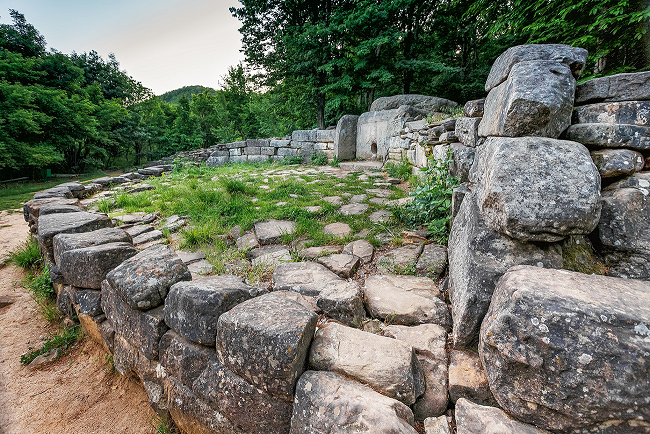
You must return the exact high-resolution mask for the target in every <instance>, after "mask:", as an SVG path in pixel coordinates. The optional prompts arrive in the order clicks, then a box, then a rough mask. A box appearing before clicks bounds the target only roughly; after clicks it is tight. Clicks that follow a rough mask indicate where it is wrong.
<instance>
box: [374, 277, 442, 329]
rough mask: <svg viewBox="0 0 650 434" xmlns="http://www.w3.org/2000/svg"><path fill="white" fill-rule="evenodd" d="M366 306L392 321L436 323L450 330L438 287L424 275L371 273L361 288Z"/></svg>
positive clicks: (404, 323)
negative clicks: (372, 274)
mask: <svg viewBox="0 0 650 434" xmlns="http://www.w3.org/2000/svg"><path fill="white" fill-rule="evenodd" d="M363 292H364V296H365V303H366V309H367V310H368V312H369V313H370V315H372V316H373V317H374V318H380V319H383V320H385V321H386V322H389V323H391V324H400V325H409V326H413V325H418V324H438V325H440V326H442V327H444V328H446V329H447V330H451V316H450V315H449V309H448V308H447V305H446V304H445V302H444V301H442V300H441V299H440V298H439V295H440V291H439V290H438V288H436V286H435V284H434V283H433V281H432V280H431V279H428V278H426V277H412V276H391V275H374V276H370V277H368V278H367V279H366V284H365V286H364V288H363Z"/></svg>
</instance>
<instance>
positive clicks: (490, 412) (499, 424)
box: [456, 398, 550, 434]
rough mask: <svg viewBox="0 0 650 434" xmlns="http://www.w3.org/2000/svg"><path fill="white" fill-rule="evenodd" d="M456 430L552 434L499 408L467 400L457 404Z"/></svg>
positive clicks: (472, 433) (469, 433) (465, 433)
mask: <svg viewBox="0 0 650 434" xmlns="http://www.w3.org/2000/svg"><path fill="white" fill-rule="evenodd" d="M456 429H457V430H458V432H459V433H462V434H502V433H506V432H507V433H509V434H550V433H549V432H548V431H544V430H541V429H539V428H537V427H535V426H533V425H528V424H525V423H522V422H519V421H518V420H515V419H513V418H512V417H510V416H509V415H508V414H507V413H506V412H505V411H503V410H501V409H499V408H496V407H488V406H484V405H479V404H475V403H473V402H472V401H469V400H467V399H465V398H460V399H459V400H458V401H457V402H456Z"/></svg>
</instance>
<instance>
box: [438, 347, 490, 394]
mask: <svg viewBox="0 0 650 434" xmlns="http://www.w3.org/2000/svg"><path fill="white" fill-rule="evenodd" d="M449 399H450V400H451V402H453V403H456V402H457V401H458V400H459V399H469V400H470V401H472V402H474V403H476V404H481V405H489V406H493V407H496V406H498V405H499V404H497V402H496V400H495V399H494V396H492V392H491V391H490V384H489V382H488V379H487V375H486V374H485V369H483V364H482V363H481V359H480V357H479V355H478V353H476V352H474V351H469V350H468V351H458V350H451V352H450V353H449Z"/></svg>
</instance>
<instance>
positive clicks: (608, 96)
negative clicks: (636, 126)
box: [576, 71, 650, 105]
mask: <svg viewBox="0 0 650 434" xmlns="http://www.w3.org/2000/svg"><path fill="white" fill-rule="evenodd" d="M638 100H650V71H645V72H636V73H628V74H616V75H610V76H609V77H600V78H594V79H592V80H589V81H585V82H584V83H581V84H580V85H579V86H578V87H577V88H576V105H583V104H589V103H596V102H614V101H638Z"/></svg>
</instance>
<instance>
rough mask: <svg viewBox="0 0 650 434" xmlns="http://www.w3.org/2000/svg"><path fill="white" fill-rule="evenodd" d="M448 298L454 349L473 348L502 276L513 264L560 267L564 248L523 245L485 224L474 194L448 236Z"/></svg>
mask: <svg viewBox="0 0 650 434" xmlns="http://www.w3.org/2000/svg"><path fill="white" fill-rule="evenodd" d="M448 249H449V278H450V286H449V297H450V300H451V316H452V318H453V323H454V324H453V332H452V336H453V340H454V346H456V347H458V348H469V347H471V346H473V345H475V344H476V342H477V341H478V335H479V328H480V326H481V321H482V320H483V317H484V316H485V313H486V312H487V310H488V307H489V306H490V300H491V299H492V293H493V291H494V288H495V285H496V283H497V281H498V280H499V278H500V277H501V276H502V275H503V274H504V273H505V272H506V271H507V270H508V268H510V267H511V266H513V265H517V264H530V265H538V266H543V267H549V268H560V267H562V253H561V250H560V249H559V248H558V247H557V246H554V245H548V246H545V247H542V246H538V245H535V244H532V243H522V242H520V241H517V240H514V239H512V238H510V237H507V236H505V235H501V234H499V233H497V232H495V231H493V230H491V229H490V228H488V226H487V225H486V223H485V221H484V220H483V219H482V217H481V212H480V210H479V208H478V207H477V205H476V198H475V196H474V194H473V193H471V194H469V195H468V196H466V197H465V199H464V200H463V203H462V204H461V206H460V211H459V213H458V215H457V216H456V218H455V219H454V225H453V226H452V229H451V234H450V236H449V246H448Z"/></svg>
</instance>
